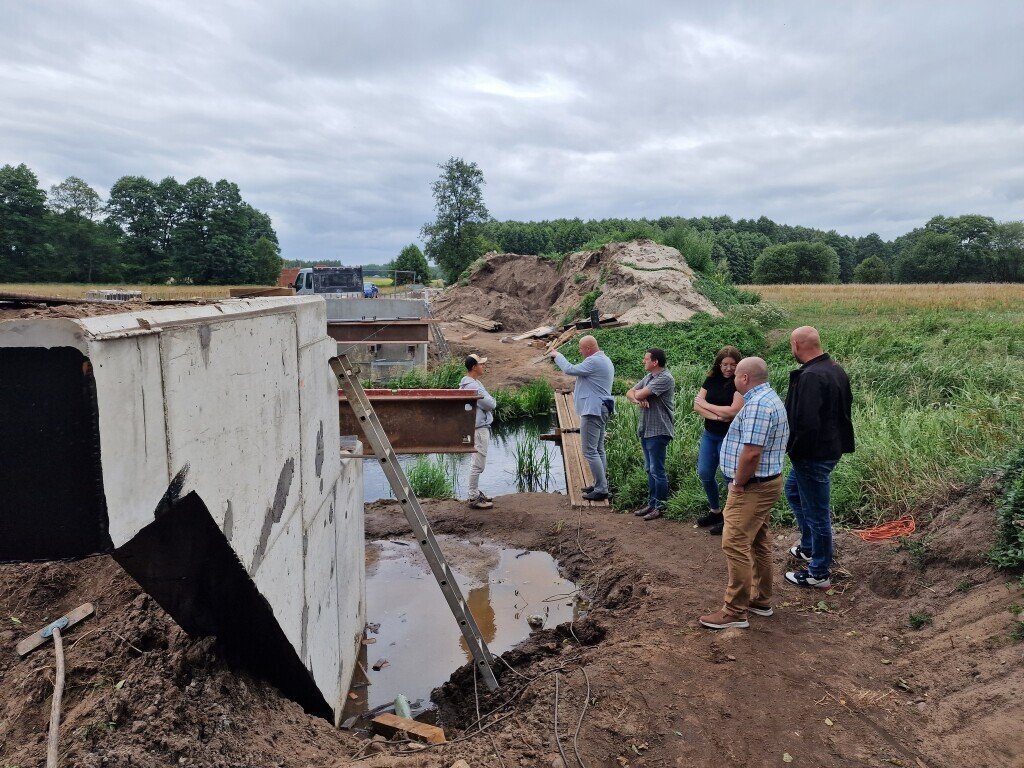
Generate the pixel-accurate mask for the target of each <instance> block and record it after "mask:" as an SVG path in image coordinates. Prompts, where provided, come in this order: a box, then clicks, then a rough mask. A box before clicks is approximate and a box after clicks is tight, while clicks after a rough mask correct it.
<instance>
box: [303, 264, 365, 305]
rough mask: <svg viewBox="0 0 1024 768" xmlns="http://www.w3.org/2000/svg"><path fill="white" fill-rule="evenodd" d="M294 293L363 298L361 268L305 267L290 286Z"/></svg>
mask: <svg viewBox="0 0 1024 768" xmlns="http://www.w3.org/2000/svg"><path fill="white" fill-rule="evenodd" d="M292 287H293V288H295V293H297V294H300V295H308V294H312V293H328V294H331V295H332V296H345V297H348V298H354V299H359V298H362V297H363V268H362V267H305V268H304V269H300V270H299V273H298V274H297V275H296V276H295V282H294V283H293V284H292Z"/></svg>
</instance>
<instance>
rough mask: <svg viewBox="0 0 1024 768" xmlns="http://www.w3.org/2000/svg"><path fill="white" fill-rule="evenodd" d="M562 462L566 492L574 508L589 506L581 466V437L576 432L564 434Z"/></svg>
mask: <svg viewBox="0 0 1024 768" xmlns="http://www.w3.org/2000/svg"><path fill="white" fill-rule="evenodd" d="M562 460H563V461H564V462H565V490H566V493H567V494H568V495H569V503H570V504H571V505H572V506H574V507H582V506H589V502H587V501H586V500H584V498H583V491H582V490H580V489H581V488H583V486H584V482H583V470H582V468H581V466H580V436H579V434H578V433H576V432H564V433H563V434H562Z"/></svg>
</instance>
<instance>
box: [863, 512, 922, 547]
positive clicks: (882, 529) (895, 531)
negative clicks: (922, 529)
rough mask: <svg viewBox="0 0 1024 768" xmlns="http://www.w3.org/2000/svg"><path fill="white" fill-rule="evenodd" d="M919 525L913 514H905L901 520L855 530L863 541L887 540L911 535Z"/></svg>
mask: <svg viewBox="0 0 1024 768" xmlns="http://www.w3.org/2000/svg"><path fill="white" fill-rule="evenodd" d="M916 527H917V525H916V523H915V522H914V518H913V516H912V515H904V516H903V517H901V518H900V519H899V520H892V521H890V522H888V523H882V524H881V525H876V526H875V527H874V528H862V529H860V530H857V531H854V533H856V534H857V535H858V536H859V537H860V538H861V540H862V541H886V540H888V539H895V538H897V537H898V536H909V535H910V534H912V533H913V532H914V530H915V529H916Z"/></svg>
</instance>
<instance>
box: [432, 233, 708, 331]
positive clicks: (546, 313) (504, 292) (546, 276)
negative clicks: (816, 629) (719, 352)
mask: <svg viewBox="0 0 1024 768" xmlns="http://www.w3.org/2000/svg"><path fill="white" fill-rule="evenodd" d="M695 279H696V273H694V271H693V270H692V269H690V267H689V265H688V264H687V263H686V259H684V258H683V256H682V255H681V254H680V253H679V251H677V250H676V249H675V248H671V247H669V246H666V245H658V244H657V243H655V242H653V241H652V240H634V241H631V242H628V243H610V244H608V245H606V246H604V247H602V248H599V249H598V250H596V251H579V252H577V253H572V254H569V255H568V256H567V257H566V258H565V261H563V262H562V264H561V265H558V264H555V263H554V262H552V261H550V260H548V259H542V258H540V257H538V256H521V255H518V254H512V253H493V254H488V255H487V257H486V259H485V261H484V263H483V264H482V266H480V267H479V269H477V270H476V271H475V272H474V273H473V274H472V275H471V277H470V279H469V284H468V285H453V286H451V287H450V288H446V289H445V290H444V291H443V292H442V293H441V295H440V296H438V297H437V298H436V299H435V300H434V302H433V306H434V311H435V314H436V315H437V316H438V317H440V318H441V319H442V320H457V319H458V318H459V316H460V315H463V314H465V313H472V314H475V315H480V316H482V317H487V318H490V319H493V320H498V321H500V322H501V323H503V324H504V325H505V330H507V331H526V330H529V329H530V328H534V327H536V326H538V325H542V324H545V323H550V324H556V323H559V322H561V320H562V319H563V318H564V317H565V316H566V315H567V314H568V313H569V312H570V311H572V310H573V309H575V308H576V307H578V306H579V305H580V303H581V302H582V301H583V298H584V297H585V296H586V295H587V294H588V293H591V292H593V291H600V295H599V296H598V297H597V301H596V302H595V304H594V306H595V307H596V308H597V309H598V310H600V311H601V312H602V313H604V314H609V315H616V316H617V317H618V318H619V319H620V320H623V321H625V322H627V323H664V322H669V321H673V320H687V319H689V318H690V317H691V316H693V315H694V314H696V313H697V312H707V313H708V314H712V315H719V314H721V313H720V312H719V311H718V308H717V307H715V305H714V304H713V303H711V301H710V300H709V299H707V298H705V297H704V296H703V295H701V294H700V293H699V292H698V291H697V289H696V288H695V287H694V281H695Z"/></svg>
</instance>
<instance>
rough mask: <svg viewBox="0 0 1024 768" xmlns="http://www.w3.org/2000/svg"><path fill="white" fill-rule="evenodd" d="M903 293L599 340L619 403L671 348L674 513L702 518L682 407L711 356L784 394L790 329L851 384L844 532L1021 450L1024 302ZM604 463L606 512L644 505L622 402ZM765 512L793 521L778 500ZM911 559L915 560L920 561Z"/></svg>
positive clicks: (1015, 526)
mask: <svg viewBox="0 0 1024 768" xmlns="http://www.w3.org/2000/svg"><path fill="white" fill-rule="evenodd" d="M997 288H998V287H996V288H995V289H994V290H996V289H997ZM901 289H902V290H901V291H899V292H892V293H884V292H883V293H881V294H877V295H875V297H874V298H873V299H871V300H870V301H866V300H865V297H864V296H863V295H862V292H861V293H858V290H859V289H858V288H857V287H851V288H850V291H849V293H850V299H849V300H848V301H843V300H842V293H841V292H840V291H838V290H834V291H832V292H831V293H830V294H829V296H828V301H818V300H817V299H816V298H815V297H816V296H817V292H816V291H815V289H814V287H813V286H811V287H808V288H807V289H806V290H805V291H804V292H801V293H797V292H795V291H785V292H780V293H779V294H778V295H773V296H772V300H773V303H775V304H777V305H778V306H779V307H780V309H781V314H780V315H779V317H776V318H775V319H772V312H773V311H772V310H769V311H768V313H767V314H765V315H764V316H761V317H756V318H755V317H753V316H748V315H745V314H744V312H746V310H742V309H741V310H739V311H738V312H736V311H727V313H726V316H725V317H724V318H711V317H708V316H706V315H697V316H695V317H694V318H692V319H691V320H690V321H689V322H687V323H668V324H665V325H663V326H632V327H627V328H622V329H607V330H599V331H597V332H596V333H595V336H597V337H598V340H599V343H600V344H601V347H602V348H603V349H604V350H605V352H607V353H608V354H609V356H610V357H611V358H612V360H613V361H614V362H615V363H616V370H617V375H618V376H619V377H620V378H619V379H618V380H617V381H616V392H617V393H622V392H624V390H625V386H626V385H627V384H628V383H629V382H630V381H635V380H636V379H638V378H639V377H640V376H641V375H642V373H643V369H642V356H643V352H644V350H645V349H647V348H648V347H651V346H660V347H662V348H664V349H665V350H666V351H667V354H668V358H669V367H670V369H671V370H672V373H673V375H674V376H675V379H676V383H677V385H678V392H677V398H676V434H675V439H674V440H673V441H672V442H671V443H670V444H669V451H668V457H667V469H668V475H669V484H670V487H671V489H672V496H671V498H670V500H669V504H668V508H669V516H670V517H676V518H686V517H691V516H693V515H696V514H700V513H701V512H702V510H704V509H705V508H706V504H707V502H706V499H705V497H704V494H703V491H702V489H701V486H700V483H699V481H698V479H697V476H696V472H695V466H696V455H697V441H698V440H699V438H700V433H701V428H702V423H701V420H700V418H699V417H698V416H697V415H696V414H694V413H692V410H691V404H692V400H693V395H694V394H695V393H696V391H697V389H698V387H699V386H700V383H701V381H702V380H703V378H704V375H705V372H706V370H707V366H708V365H710V363H711V361H712V359H713V357H714V353H715V351H717V349H718V348H719V347H721V346H724V345H725V344H734V345H736V346H738V347H739V348H740V349H741V350H742V351H743V352H744V353H745V354H760V355H762V356H764V357H765V358H766V359H767V360H768V363H769V366H770V369H771V383H772V385H773V386H774V387H775V389H776V390H777V391H778V392H779V393H780V395H782V396H785V391H786V387H787V385H788V375H789V371H790V370H792V369H793V368H794V367H795V365H796V364H795V362H794V361H793V359H792V356H791V353H790V349H789V341H788V331H789V330H791V329H792V328H793V327H795V326H797V325H804V324H810V325H814V326H815V327H817V328H818V329H819V330H820V331H821V333H822V337H823V340H824V345H825V348H826V349H827V350H828V351H829V352H830V353H831V354H832V356H833V357H834V358H836V359H837V360H838V361H839V362H840V363H841V364H842V365H843V366H844V368H845V369H846V370H847V372H848V373H849V375H850V379H851V381H852V384H853V389H854V400H855V403H854V413H853V418H854V426H855V430H856V434H857V451H856V452H855V453H854V454H852V455H848V456H846V457H844V458H843V460H842V461H841V462H840V463H839V466H838V468H837V469H836V471H835V473H834V475H833V490H832V502H833V510H834V514H835V517H836V520H837V521H838V523H839V524H840V525H850V526H862V525H871V524H875V523H877V522H880V521H882V520H887V519H893V518H896V517H899V516H901V515H903V514H906V513H908V512H914V511H917V510H918V509H919V508H920V506H921V505H922V504H924V503H926V502H930V501H935V500H941V499H942V498H943V497H944V496H945V495H946V494H947V493H948V492H949V489H950V488H951V487H952V486H954V485H957V484H963V483H971V482H975V481H977V480H978V479H980V478H981V477H983V476H985V475H987V474H990V473H992V472H993V471H995V469H996V468H997V467H998V466H1000V465H1003V464H1005V461H1006V459H1005V457H1006V454H1007V451H1008V450H1009V449H1011V448H1013V447H1015V446H1017V445H1018V444H1019V443H1021V442H1024V300H1020V299H1018V300H1016V301H1014V300H1011V299H1007V298H1006V297H1005V296H1004V297H1003V298H1002V299H1001V300H1000V301H999V302H997V303H990V304H985V303H983V302H981V301H980V300H979V299H975V298H972V300H971V302H965V301H962V300H961V299H960V298H958V297H957V295H956V293H955V292H954V291H947V292H944V293H938V292H936V291H935V290H934V287H923V288H922V291H927V292H928V295H927V297H918V296H916V294H915V290H916V289H915V288H914V287H912V286H901ZM738 309H739V308H738ZM780 317H781V318H782V319H779V318H780ZM769 326H775V327H769ZM608 461H609V476H610V479H611V482H612V486H613V490H614V491H615V493H616V496H615V506H616V507H617V508H619V509H628V508H631V507H633V506H635V505H637V504H639V503H641V502H642V501H643V500H644V497H645V496H646V493H647V483H646V476H645V474H644V471H643V461H642V453H641V450H640V443H639V439H638V438H637V437H636V409H635V407H634V406H632V405H631V404H630V403H628V402H626V401H625V400H624V399H620V401H619V403H618V407H617V409H616V414H615V416H614V417H613V418H612V420H611V422H610V423H609V428H608ZM1020 482H1021V484H1024V481H1020ZM1014 498H1015V499H1017V501H1015V502H1014V503H1015V505H1016V506H1014V509H1015V510H1016V511H1014V512H1012V513H1011V512H1004V513H1003V518H1002V519H1003V526H1002V530H1001V542H1003V544H1002V545H1001V548H1000V549H999V550H997V554H996V555H994V557H996V558H997V562H998V563H999V564H1001V565H1004V566H1007V567H1018V566H1019V565H1021V564H1024V559H1022V558H1024V512H1022V510H1024V492H1020V493H1019V495H1018V496H1015V497H1014ZM774 515H775V518H776V520H780V521H785V520H788V519H790V518H789V513H788V510H787V508H786V505H785V504H784V503H783V502H780V504H779V505H778V506H777V507H776V509H775V510H774ZM920 546H922V547H924V546H925V545H924V544H920ZM911 554H912V555H913V554H915V553H911ZM917 554H919V555H920V557H919V558H918V559H920V558H923V557H924V556H925V555H926V552H921V553H917Z"/></svg>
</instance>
